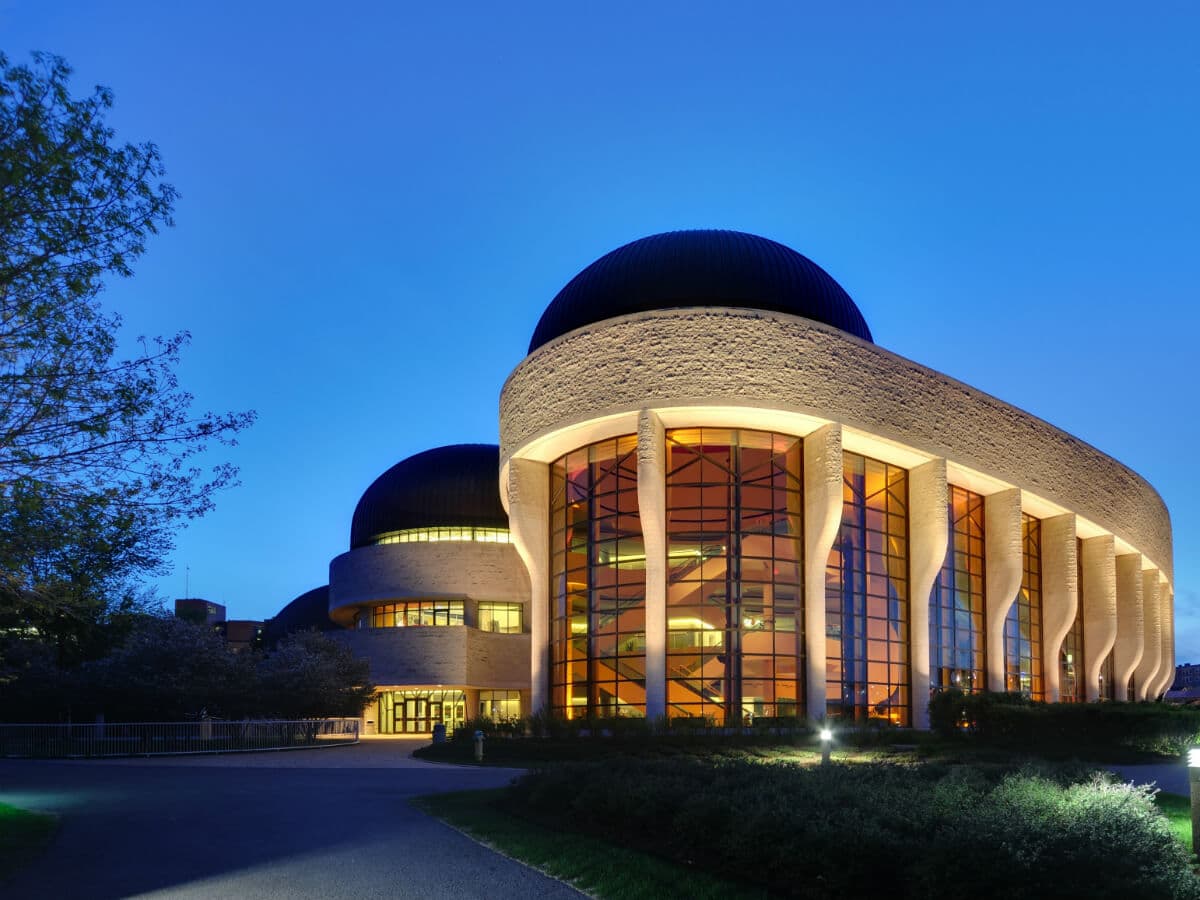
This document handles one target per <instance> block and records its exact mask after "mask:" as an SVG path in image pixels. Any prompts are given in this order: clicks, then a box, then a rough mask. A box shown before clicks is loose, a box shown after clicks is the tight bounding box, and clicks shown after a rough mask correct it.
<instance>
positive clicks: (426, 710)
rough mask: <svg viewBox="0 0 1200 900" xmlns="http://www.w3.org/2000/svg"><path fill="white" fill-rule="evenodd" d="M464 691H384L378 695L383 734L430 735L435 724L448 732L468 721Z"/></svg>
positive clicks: (380, 730)
mask: <svg viewBox="0 0 1200 900" xmlns="http://www.w3.org/2000/svg"><path fill="white" fill-rule="evenodd" d="M466 708H467V695H466V692H465V691H445V690H442V691H384V692H383V693H381V694H380V695H379V716H378V718H377V719H376V721H377V722H378V723H379V733H380V734H429V733H430V732H432V731H433V726H434V725H445V726H446V731H447V733H450V734H453V733H454V729H455V728H457V727H458V726H460V725H462V724H463V723H464V722H465V721H466Z"/></svg>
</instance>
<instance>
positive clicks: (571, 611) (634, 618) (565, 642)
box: [550, 435, 646, 718]
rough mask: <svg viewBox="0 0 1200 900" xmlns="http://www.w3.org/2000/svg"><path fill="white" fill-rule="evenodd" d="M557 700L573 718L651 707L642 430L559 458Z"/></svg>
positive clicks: (554, 556) (553, 673)
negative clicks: (640, 484) (640, 488)
mask: <svg viewBox="0 0 1200 900" xmlns="http://www.w3.org/2000/svg"><path fill="white" fill-rule="evenodd" d="M550 478H551V483H550V529H551V536H550V538H551V545H550V547H551V560H550V563H551V565H550V571H551V592H550V604H551V609H550V629H551V630H550V648H551V670H550V687H551V693H550V697H551V708H552V710H553V712H554V713H555V714H556V715H560V716H564V717H566V718H583V717H588V716H620V715H638V716H644V715H645V713H646V602H645V601H646V550H645V545H644V543H643V541H642V526H641V519H640V518H639V516H638V503H637V438H636V437H635V436H633V435H626V436H624V437H619V438H614V439H612V440H607V441H600V442H599V443H596V444H592V445H591V446H589V447H584V448H582V449H580V450H576V451H575V452H573V453H570V454H568V455H566V456H564V457H561V458H560V459H558V460H556V461H555V462H554V463H553V465H552V466H551V468H550Z"/></svg>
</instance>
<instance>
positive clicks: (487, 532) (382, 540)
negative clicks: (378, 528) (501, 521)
mask: <svg viewBox="0 0 1200 900" xmlns="http://www.w3.org/2000/svg"><path fill="white" fill-rule="evenodd" d="M439 541H474V542H476V543H482V544H509V543H512V535H510V534H509V531H508V529H507V528H475V527H471V526H468V527H449V526H439V527H436V528H405V529H404V530H402V531H389V532H387V533H386V534H380V535H376V536H375V537H373V538H372V539H371V543H372V544H412V543H437V542H439Z"/></svg>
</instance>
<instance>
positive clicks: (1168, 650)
mask: <svg viewBox="0 0 1200 900" xmlns="http://www.w3.org/2000/svg"><path fill="white" fill-rule="evenodd" d="M1174 601H1175V598H1174V597H1173V596H1171V589H1170V587H1169V586H1168V585H1167V583H1166V582H1160V583H1159V585H1158V610H1159V612H1158V614H1159V616H1160V617H1161V618H1162V665H1161V666H1159V669H1158V683H1157V684H1156V685H1155V686H1154V694H1153V695H1154V696H1155V697H1157V696H1159V695H1160V694H1162V692H1163V691H1165V690H1167V689H1168V688H1170V687H1171V683H1172V682H1173V681H1174V680H1175V603H1174Z"/></svg>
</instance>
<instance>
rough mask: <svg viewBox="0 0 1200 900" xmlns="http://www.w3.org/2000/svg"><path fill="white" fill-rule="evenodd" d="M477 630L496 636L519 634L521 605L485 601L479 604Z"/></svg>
mask: <svg viewBox="0 0 1200 900" xmlns="http://www.w3.org/2000/svg"><path fill="white" fill-rule="evenodd" d="M479 630H480V631H492V632H495V633H497V634H520V633H521V604H520V603H495V602H492V601H485V602H481V603H480V604H479Z"/></svg>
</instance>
